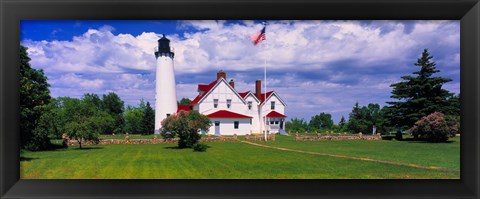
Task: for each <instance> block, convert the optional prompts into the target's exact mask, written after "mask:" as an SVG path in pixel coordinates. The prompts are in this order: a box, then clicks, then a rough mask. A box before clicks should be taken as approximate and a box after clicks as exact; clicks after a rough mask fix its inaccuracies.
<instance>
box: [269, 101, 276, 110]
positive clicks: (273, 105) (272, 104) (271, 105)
mask: <svg viewBox="0 0 480 199" xmlns="http://www.w3.org/2000/svg"><path fill="white" fill-rule="evenodd" d="M270 109H272V110H275V102H271V104H270Z"/></svg>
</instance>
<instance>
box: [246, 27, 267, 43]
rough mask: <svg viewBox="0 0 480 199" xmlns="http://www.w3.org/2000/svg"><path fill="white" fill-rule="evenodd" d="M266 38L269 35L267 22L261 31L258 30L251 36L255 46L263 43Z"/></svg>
mask: <svg viewBox="0 0 480 199" xmlns="http://www.w3.org/2000/svg"><path fill="white" fill-rule="evenodd" d="M266 39H267V36H266V35H265V24H264V26H263V28H262V30H261V31H260V32H257V33H255V34H253V35H252V36H251V37H250V40H251V41H252V43H253V45H254V46H256V45H257V44H259V43H261V42H262V41H263V40H266Z"/></svg>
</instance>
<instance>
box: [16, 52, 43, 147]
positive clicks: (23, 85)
mask: <svg viewBox="0 0 480 199" xmlns="http://www.w3.org/2000/svg"><path fill="white" fill-rule="evenodd" d="M30 60H31V59H30V57H28V52H27V48H26V47H24V46H20V124H21V125H20V141H21V142H20V147H21V148H24V149H28V150H40V149H44V148H46V147H48V145H49V143H50V141H49V138H48V134H45V133H43V132H42V131H38V130H35V128H36V127H37V126H38V121H39V120H40V117H41V116H42V114H43V113H44V112H45V110H46V109H47V107H46V106H47V104H48V103H49V101H50V90H49V86H50V85H49V84H48V82H47V77H46V76H45V75H44V73H43V70H41V69H40V70H36V69H33V68H32V67H31V66H30V63H29V62H30Z"/></svg>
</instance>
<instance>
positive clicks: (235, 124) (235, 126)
mask: <svg viewBox="0 0 480 199" xmlns="http://www.w3.org/2000/svg"><path fill="white" fill-rule="evenodd" d="M233 128H234V129H238V121H234V122H233Z"/></svg>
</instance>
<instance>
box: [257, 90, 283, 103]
mask: <svg viewBox="0 0 480 199" xmlns="http://www.w3.org/2000/svg"><path fill="white" fill-rule="evenodd" d="M274 95H275V97H277V99H278V100H280V102H281V103H282V104H283V105H284V106H287V104H286V103H285V102H284V101H283V100H282V98H281V97H280V96H279V95H278V94H277V92H275V91H269V92H267V99H266V100H265V93H262V94H261V95H260V100H261V104H263V103H264V102H265V101H268V100H269V99H270V98H271V97H272V96H274Z"/></svg>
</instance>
